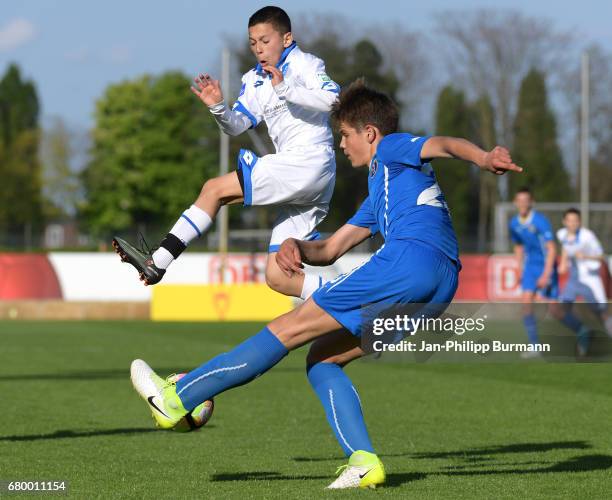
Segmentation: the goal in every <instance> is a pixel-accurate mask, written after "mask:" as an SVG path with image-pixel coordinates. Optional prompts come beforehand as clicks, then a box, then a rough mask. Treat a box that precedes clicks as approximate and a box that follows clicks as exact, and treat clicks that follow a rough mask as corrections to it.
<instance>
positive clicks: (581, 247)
mask: <svg viewBox="0 0 612 500" xmlns="http://www.w3.org/2000/svg"><path fill="white" fill-rule="evenodd" d="M557 239H558V240H559V243H561V245H562V246H563V250H565V253H566V254H567V256H568V258H569V261H570V279H573V280H577V281H579V282H581V283H586V282H588V281H589V280H591V279H593V278H594V277H596V278H597V279H599V270H600V267H601V261H599V260H593V259H576V258H575V257H576V254H577V253H582V254H583V255H585V256H587V257H598V256H601V255H603V249H602V248H601V243H599V240H598V239H597V236H595V233H593V231H591V230H590V229H587V228H585V227H581V228H580V229H579V230H578V232H577V233H576V235H575V236H570V235H569V234H568V231H567V229H565V228H561V229H559V230H558V231H557Z"/></svg>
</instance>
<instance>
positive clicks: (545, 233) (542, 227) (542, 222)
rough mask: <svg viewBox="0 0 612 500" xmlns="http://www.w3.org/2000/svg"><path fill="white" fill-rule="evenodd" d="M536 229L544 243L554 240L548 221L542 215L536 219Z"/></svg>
mask: <svg viewBox="0 0 612 500" xmlns="http://www.w3.org/2000/svg"><path fill="white" fill-rule="evenodd" d="M537 227H538V231H539V232H540V234H541V235H542V237H543V238H544V240H545V241H553V240H554V239H555V237H554V235H553V230H552V226H551V225H550V222H549V221H548V219H547V218H546V217H544V216H543V215H541V216H540V217H538V222H537Z"/></svg>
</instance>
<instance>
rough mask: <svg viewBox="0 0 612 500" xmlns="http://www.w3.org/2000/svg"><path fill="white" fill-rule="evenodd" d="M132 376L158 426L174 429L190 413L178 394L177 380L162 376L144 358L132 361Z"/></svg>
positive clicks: (134, 384) (138, 391)
mask: <svg viewBox="0 0 612 500" xmlns="http://www.w3.org/2000/svg"><path fill="white" fill-rule="evenodd" d="M130 378H131V379H132V385H133V386H134V389H136V392H137V393H138V394H139V395H140V397H141V398H142V399H144V400H145V401H146V402H147V404H148V405H149V409H150V410H151V413H152V414H153V418H154V419H155V423H156V424H157V427H160V428H161V429H172V428H173V427H174V426H175V425H176V424H177V423H178V422H179V421H180V420H181V419H182V418H183V417H184V416H185V415H186V414H187V413H188V412H187V410H186V409H185V407H184V406H183V403H182V402H181V400H180V398H179V397H178V396H177V394H176V381H169V380H165V379H163V378H161V377H160V376H159V375H157V374H156V373H155V372H154V371H153V370H152V369H151V367H150V366H149V365H148V364H147V363H145V362H144V361H143V360H142V359H135V360H134V361H132V365H131V367H130Z"/></svg>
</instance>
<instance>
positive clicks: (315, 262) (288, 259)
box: [276, 224, 372, 277]
mask: <svg viewBox="0 0 612 500" xmlns="http://www.w3.org/2000/svg"><path fill="white" fill-rule="evenodd" d="M371 234H372V233H371V232H370V230H369V229H368V228H365V227H358V226H353V225H352V224H345V225H344V226H342V227H341V228H340V229H338V230H337V231H336V232H335V233H334V234H332V235H331V236H330V237H329V238H327V239H325V240H318V241H300V240H296V239H295V238H289V239H287V240H285V241H284V242H283V244H282V245H281V246H280V248H279V250H278V253H277V254H276V262H277V263H278V265H279V267H280V268H281V270H282V271H283V272H284V273H285V274H286V275H287V276H289V277H291V276H293V274H303V271H302V269H303V268H304V264H309V265H311V266H327V265H329V264H333V263H334V262H335V261H336V260H337V259H338V258H339V257H341V256H342V255H344V254H345V253H346V252H348V251H349V250H350V249H351V248H353V247H355V246H356V245H358V244H359V243H361V242H362V241H364V240H366V239H367V238H369V237H370V236H371Z"/></svg>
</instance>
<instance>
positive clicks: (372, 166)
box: [370, 158, 378, 177]
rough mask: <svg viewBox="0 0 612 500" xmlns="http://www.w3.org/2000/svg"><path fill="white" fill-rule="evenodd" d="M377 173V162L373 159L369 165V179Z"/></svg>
mask: <svg viewBox="0 0 612 500" xmlns="http://www.w3.org/2000/svg"><path fill="white" fill-rule="evenodd" d="M377 171H378V160H377V159H376V158H374V159H373V160H372V162H371V163H370V177H374V176H375V175H376V172H377Z"/></svg>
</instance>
